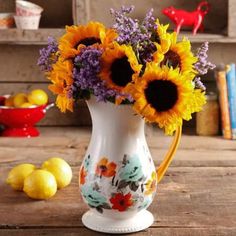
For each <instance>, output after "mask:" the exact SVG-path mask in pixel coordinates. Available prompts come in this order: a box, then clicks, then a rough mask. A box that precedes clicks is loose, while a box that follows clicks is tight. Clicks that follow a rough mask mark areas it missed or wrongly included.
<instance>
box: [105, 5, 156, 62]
mask: <svg viewBox="0 0 236 236" xmlns="http://www.w3.org/2000/svg"><path fill="white" fill-rule="evenodd" d="M133 10H134V6H130V7H125V6H122V7H121V10H120V11H116V10H114V9H111V10H110V12H111V15H112V16H113V17H114V21H115V24H114V25H113V28H114V29H115V30H116V31H117V32H118V35H119V36H118V37H117V39H116V41H117V42H118V43H119V44H126V45H131V46H132V47H133V50H134V51H135V53H136V56H137V58H138V59H139V61H140V62H141V63H142V64H145V63H146V62H147V61H151V60H152V54H153V52H154V51H155V50H156V47H155V45H154V43H153V42H152V40H151V37H152V35H153V33H154V32H155V30H156V29H157V25H156V24H155V18H154V17H153V9H151V10H150V11H149V12H148V13H147V14H146V17H145V18H144V20H143V21H142V22H141V23H140V22H139V20H137V19H133V18H131V17H129V16H128V14H130V13H131V12H132V11H133Z"/></svg>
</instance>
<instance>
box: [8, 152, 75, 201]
mask: <svg viewBox="0 0 236 236" xmlns="http://www.w3.org/2000/svg"><path fill="white" fill-rule="evenodd" d="M71 179H72V170H71V167H70V166H69V164H68V163H67V162H66V161H65V160H63V159H61V158H59V157H52V158H50V159H48V160H46V161H45V162H44V163H43V164H42V166H41V169H37V168H36V166H34V165H32V164H20V165H18V166H15V167H14V168H13V169H12V170H11V171H10V172H9V174H8V177H7V180H6V182H7V184H9V185H10V186H11V187H12V188H13V189H15V190H18V191H24V192H25V193H26V194H27V195H28V196H29V197H30V198H33V199H39V200H43V199H48V198H51V197H52V196H54V195H55V193H56V192H57V189H61V188H64V187H66V186H67V185H69V184H70V182H71Z"/></svg>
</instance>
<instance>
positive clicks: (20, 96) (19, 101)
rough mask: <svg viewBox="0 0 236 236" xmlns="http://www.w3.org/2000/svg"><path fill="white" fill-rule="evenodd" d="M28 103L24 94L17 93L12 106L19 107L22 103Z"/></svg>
mask: <svg viewBox="0 0 236 236" xmlns="http://www.w3.org/2000/svg"><path fill="white" fill-rule="evenodd" d="M26 102H28V99H27V96H26V94H25V93H17V94H16V95H15V96H14V99H13V104H14V107H20V106H21V105H22V104H23V103H26Z"/></svg>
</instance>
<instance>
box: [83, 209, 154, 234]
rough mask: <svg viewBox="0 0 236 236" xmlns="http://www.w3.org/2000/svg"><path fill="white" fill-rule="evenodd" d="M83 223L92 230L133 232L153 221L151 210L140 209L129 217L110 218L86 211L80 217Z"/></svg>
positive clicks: (144, 227)
mask: <svg viewBox="0 0 236 236" xmlns="http://www.w3.org/2000/svg"><path fill="white" fill-rule="evenodd" d="M82 222H83V224H84V225H85V226H86V227H87V228H89V229H92V230H94V231H98V232H102V233H110V234H123V233H134V232H137V231H141V230H144V229H147V228H148V227H150V226H151V225H152V224H153V222H154V217H153V215H152V213H151V212H149V211H147V210H142V211H140V212H139V213H137V214H136V215H135V216H133V217H132V218H129V219H122V220H118V219H111V218H106V217H103V216H102V215H98V214H96V213H94V212H93V211H91V210H89V211H87V212H86V213H85V214H84V215H83V217H82Z"/></svg>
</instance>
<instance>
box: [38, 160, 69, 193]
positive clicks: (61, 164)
mask: <svg viewBox="0 0 236 236" xmlns="http://www.w3.org/2000/svg"><path fill="white" fill-rule="evenodd" d="M42 169H45V170H47V171H50V172H51V173H52V174H53V175H54V176H55V178H56V181H57V187H58V189H60V188H64V187H66V186H67V185H69V184H70V182H71V179H72V170H71V167H70V166H69V164H68V163H67V162H66V161H64V160H63V159H62V158H59V157H52V158H50V159H48V160H47V161H45V162H44V163H43V164H42Z"/></svg>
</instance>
